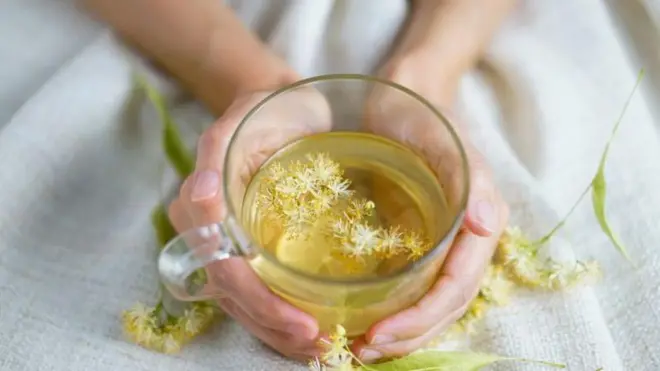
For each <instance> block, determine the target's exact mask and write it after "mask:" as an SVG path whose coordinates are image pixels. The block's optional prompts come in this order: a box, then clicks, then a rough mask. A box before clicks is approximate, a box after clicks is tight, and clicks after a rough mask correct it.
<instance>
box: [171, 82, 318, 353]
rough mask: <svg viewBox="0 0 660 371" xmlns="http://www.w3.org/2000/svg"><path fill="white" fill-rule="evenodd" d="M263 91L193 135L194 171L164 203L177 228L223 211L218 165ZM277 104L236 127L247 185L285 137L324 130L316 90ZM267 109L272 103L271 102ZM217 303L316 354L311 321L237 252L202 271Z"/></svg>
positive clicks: (280, 345) (284, 347) (277, 339)
mask: <svg viewBox="0 0 660 371" xmlns="http://www.w3.org/2000/svg"><path fill="white" fill-rule="evenodd" d="M267 95H268V93H251V94H245V95H242V96H240V97H239V98H238V99H236V100H235V101H234V103H233V104H232V105H231V106H230V107H229V109H227V111H226V112H225V114H224V115H223V116H222V117H221V118H220V119H219V120H217V121H216V122H215V123H214V124H213V125H212V126H211V127H210V128H209V129H207V130H206V131H205V132H204V133H203V134H202V136H201V138H200V140H199V145H198V149H197V160H196V166H195V172H194V173H193V174H192V175H191V176H190V177H188V179H186V180H185V182H184V184H183V186H182V187H181V190H180V194H179V196H178V197H177V198H176V199H175V201H174V202H173V203H172V204H171V205H170V209H169V216H170V219H171V220H172V223H173V224H174V226H175V228H176V230H177V231H178V232H183V231H185V230H187V229H190V228H193V227H200V226H204V225H207V224H211V223H215V222H220V221H222V220H223V218H224V216H225V200H224V199H223V192H222V186H223V180H222V170H223V167H224V165H225V157H226V156H227V146H228V144H229V140H230V137H231V136H232V134H233V133H234V131H235V130H236V128H237V125H238V124H239V122H240V120H241V119H242V118H243V117H244V116H245V115H246V114H247V113H248V111H249V110H250V109H251V108H253V107H254V106H255V105H256V104H257V103H258V102H259V101H260V100H262V99H263V98H265V97H266V96H267ZM278 99H279V100H278V104H279V106H278V107H277V108H275V109H273V108H271V109H269V111H268V116H267V117H266V120H264V116H260V119H259V120H255V121H253V122H252V123H249V124H247V125H245V126H244V127H242V128H241V130H240V132H239V133H238V134H237V137H239V138H240V139H239V141H240V144H239V145H237V146H236V147H233V149H232V153H231V156H232V159H231V161H232V163H233V164H242V168H241V169H240V170H239V171H241V174H240V175H241V179H243V180H244V181H245V182H246V183H247V181H249V179H250V178H251V176H252V175H253V173H255V172H256V170H258V168H259V166H261V164H262V163H263V162H264V161H265V160H266V159H268V157H270V155H272V154H273V153H274V152H275V151H277V150H278V149H280V148H282V146H284V145H285V144H286V143H288V142H290V141H292V140H295V139H298V138H301V137H303V136H306V135H309V134H312V133H316V132H322V131H327V130H329V128H330V110H329V107H328V106H327V102H326V101H325V99H324V98H323V96H322V95H321V94H318V93H317V92H315V91H313V90H298V91H295V92H291V93H287V95H283V96H280V98H278ZM271 107H272V106H271ZM207 271H208V277H209V281H210V283H211V285H212V286H213V289H214V291H217V290H220V291H221V292H222V293H223V298H222V299H219V300H218V302H219V304H220V306H221V307H222V309H223V310H224V311H226V312H227V313H228V314H229V315H231V316H232V317H233V318H234V319H236V320H237V321H238V322H240V323H241V324H242V325H243V326H244V327H245V328H246V329H247V330H248V331H249V332H251V333H252V334H253V335H254V336H256V337H258V338H259V339H261V340H262V341H264V342H265V343H266V344H268V345H269V346H271V347H272V348H274V349H275V350H277V351H278V352H280V353H282V354H283V355H285V356H287V357H290V358H294V359H300V360H308V359H310V358H312V357H314V356H316V355H317V352H318V350H317V343H316V341H317V337H318V325H317V323H316V320H315V319H314V318H313V317H312V316H310V315H308V314H306V313H303V312H302V311H300V310H299V309H297V308H295V307H293V306H292V305H290V304H288V303H286V302H284V301H283V300H282V299H280V298H279V297H278V296H276V295H275V294H274V293H272V292H271V291H270V290H269V289H268V288H267V287H266V286H265V285H264V284H263V283H262V281H261V280H260V279H259V277H258V276H257V275H256V274H255V273H254V271H253V270H252V269H251V268H250V266H249V264H248V263H247V262H246V261H245V260H244V259H242V258H231V259H228V260H224V261H219V262H215V263H214V265H212V266H211V267H209V268H208V269H207Z"/></svg>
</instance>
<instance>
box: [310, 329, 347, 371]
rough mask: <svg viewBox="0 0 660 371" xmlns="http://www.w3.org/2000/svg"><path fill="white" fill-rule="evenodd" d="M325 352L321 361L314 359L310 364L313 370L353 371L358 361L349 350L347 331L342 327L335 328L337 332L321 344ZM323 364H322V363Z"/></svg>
mask: <svg viewBox="0 0 660 371" xmlns="http://www.w3.org/2000/svg"><path fill="white" fill-rule="evenodd" d="M320 345H321V346H322V347H324V348H325V352H323V355H322V356H321V359H320V360H319V359H314V360H313V361H312V362H310V364H309V368H310V369H311V370H315V371H319V370H323V371H353V370H355V367H353V360H354V359H355V360H357V358H356V357H355V355H354V354H353V353H352V352H351V350H350V349H349V348H348V339H347V338H346V330H345V329H344V327H342V326H341V325H337V326H336V327H335V331H333V332H332V333H330V336H328V340H325V339H322V340H321V344H320ZM321 362H322V363H321Z"/></svg>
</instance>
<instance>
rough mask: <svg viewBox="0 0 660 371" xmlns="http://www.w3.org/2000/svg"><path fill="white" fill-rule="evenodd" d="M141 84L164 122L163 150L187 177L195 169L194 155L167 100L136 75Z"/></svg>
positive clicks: (177, 169) (139, 84) (174, 165)
mask: <svg viewBox="0 0 660 371" xmlns="http://www.w3.org/2000/svg"><path fill="white" fill-rule="evenodd" d="M136 80H137V83H138V86H140V87H141V88H142V89H143V90H144V91H145V93H146V94H147V97H148V98H149V100H150V101H151V103H152V104H153V105H154V108H155V109H156V112H158V116H159V117H160V120H161V122H162V123H163V150H164V151H165V156H167V159H168V160H169V162H170V164H171V165H172V167H174V169H175V170H176V172H177V174H178V175H179V177H180V178H182V179H183V178H186V177H187V176H188V175H190V174H191V173H192V172H193V170H194V169H195V159H194V156H193V155H192V154H191V153H190V152H189V151H188V149H187V148H186V146H185V144H184V143H183V141H182V140H181V135H180V134H179V130H178V128H177V125H176V123H175V122H174V119H172V115H170V112H169V110H168V109H167V105H166V104H165V100H164V99H163V97H162V96H161V95H160V93H158V91H157V90H156V89H154V88H153V87H151V86H150V85H149V84H148V83H147V82H146V80H145V79H144V78H142V77H140V76H136Z"/></svg>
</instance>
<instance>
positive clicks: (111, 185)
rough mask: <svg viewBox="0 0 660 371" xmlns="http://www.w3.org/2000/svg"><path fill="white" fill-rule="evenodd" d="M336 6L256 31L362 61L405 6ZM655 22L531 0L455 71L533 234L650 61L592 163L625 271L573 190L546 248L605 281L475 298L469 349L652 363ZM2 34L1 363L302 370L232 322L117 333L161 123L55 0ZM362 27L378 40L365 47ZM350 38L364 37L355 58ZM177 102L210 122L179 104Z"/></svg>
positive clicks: (97, 34)
mask: <svg viewBox="0 0 660 371" xmlns="http://www.w3.org/2000/svg"><path fill="white" fill-rule="evenodd" d="M232 3H236V4H238V3H241V2H239V1H232ZM253 3H262V4H261V5H264V4H265V3H266V2H263V1H261V2H259V1H257V2H253ZM305 3H307V4H306V5H305ZM357 3H359V4H360V5H356V4H357ZM236 4H235V5H236ZM278 4H279V2H278ZM310 4H313V5H310ZM350 4H351V5H349V2H348V1H341V0H337V1H336V4H334V3H333V1H329V0H323V1H318V0H316V1H313V2H310V1H303V2H291V3H288V7H282V8H280V10H278V11H275V10H272V11H271V12H269V14H271V16H272V15H273V14H279V17H280V19H281V20H282V22H285V23H282V24H284V26H281V27H280V28H277V29H275V30H270V31H268V30H266V31H264V29H263V28H262V29H261V31H262V33H267V34H268V35H270V36H268V37H266V36H264V37H265V38H266V39H267V40H268V42H269V43H270V44H271V45H272V46H273V47H274V48H275V49H276V50H277V51H278V52H280V53H282V54H283V55H285V56H286V57H287V58H288V59H289V61H290V62H291V63H292V64H293V65H294V66H295V67H297V68H298V69H299V70H300V71H301V72H302V73H303V74H305V75H311V74H316V73H321V72H337V71H338V70H343V71H345V72H370V70H371V68H373V65H374V64H375V63H377V61H378V59H379V58H381V57H382V55H380V54H379V53H381V52H382V50H384V48H385V47H386V46H387V43H388V42H389V41H388V40H390V39H391V37H392V36H393V35H394V33H395V30H394V29H393V27H396V25H397V22H399V21H400V20H401V19H402V14H403V13H402V12H403V11H404V8H403V7H402V6H401V4H402V2H399V1H393V0H391V1H388V2H387V3H385V4H387V6H389V7H390V8H384V7H381V5H382V4H384V2H383V1H382V0H380V1H373V0H369V1H366V0H364V1H362V0H361V1H360V2H351V3H350ZM257 5H259V4H257ZM350 6H352V7H354V8H353V9H350V11H349V10H348V7H350ZM383 6H384V5H383ZM333 7H334V8H333ZM237 9H238V12H239V14H241V17H243V19H245V20H246V22H248V24H250V25H251V26H252V27H255V28H257V26H258V25H259V24H264V23H263V22H265V23H268V22H267V21H266V20H265V19H264V18H263V17H261V16H260V14H262V15H263V14H266V11H265V10H264V9H263V8H262V9H257V8H252V9H248V8H239V7H238V6H237ZM330 9H334V12H332V11H329V10H330ZM376 9H381V10H382V13H377V14H379V15H378V16H376V15H374V14H376V13H374V12H377V10H376ZM259 11H261V13H259ZM379 11H380V10H379ZM278 12H284V13H278ZM324 14H325V15H328V14H332V19H334V21H333V22H334V23H332V22H330V26H328V27H329V28H328V29H333V28H332V27H335V28H334V29H335V31H337V30H339V28H338V27H340V26H341V30H342V32H341V33H338V32H334V33H330V35H331V36H332V37H334V39H333V40H334V41H333V40H328V39H327V38H326V39H323V37H322V33H320V32H319V31H320V29H319V28H318V27H323V22H315V21H314V20H316V21H318V20H319V19H320V17H324ZM368 14H371V15H370V16H368ZM348 15H351V16H348ZM361 16H362V17H371V18H369V19H368V21H365V20H364V19H360V17H361ZM328 19H330V18H328ZM337 19H339V20H343V21H341V22H340V21H338V20H337ZM374 19H380V22H381V23H378V22H376V21H375V20H374ZM260 22H262V23H260ZM659 22H660V4H658V3H657V2H653V1H652V0H645V1H644V0H619V1H616V0H611V1H608V2H606V4H603V3H602V2H599V1H596V0H581V1H559V0H555V1H533V0H528V1H525V2H523V7H522V8H521V9H520V10H519V11H518V12H517V13H516V14H515V15H514V16H513V17H512V20H511V21H510V22H509V23H508V24H507V26H506V27H505V29H504V31H503V32H502V33H501V35H499V37H498V38H497V40H496V41H495V43H494V44H493V46H492V48H491V50H490V51H489V54H488V58H487V60H486V61H485V62H484V64H483V66H482V68H481V69H480V70H478V71H475V72H474V73H472V74H470V75H469V76H466V78H465V80H464V83H463V86H462V91H461V99H460V101H461V106H462V114H463V116H464V118H465V120H467V121H468V122H469V123H470V124H471V125H472V127H473V133H474V136H475V140H476V141H478V142H479V144H480V148H482V149H483V151H484V152H485V154H486V155H487V157H488V159H489V160H490V162H491V164H492V166H493V168H494V170H495V173H496V175H497V177H498V182H499V184H500V185H501V187H502V189H503V191H504V193H505V195H506V197H507V199H508V201H509V202H510V203H511V206H512V211H513V219H512V223H513V224H519V225H520V226H521V227H523V228H524V229H525V230H526V231H528V232H529V233H530V234H532V235H535V236H538V235H540V234H541V233H543V232H545V231H547V229H548V228H549V227H550V226H552V225H553V224H554V223H555V222H557V221H558V220H559V219H560V217H561V216H562V215H563V214H564V213H565V212H566V211H567V210H568V208H570V206H571V204H572V202H573V201H574V200H575V199H576V198H577V196H578V195H579V193H580V192H581V191H582V190H583V189H584V187H585V185H586V184H588V182H589V181H590V178H591V177H592V176H593V174H594V171H595V168H596V166H597V161H598V156H599V155H600V153H601V151H602V149H603V146H604V143H605V141H606V140H607V137H608V135H609V132H610V130H611V128H612V125H613V124H614V121H615V119H616V117H617V116H618V114H619V112H620V110H621V108H622V106H623V103H624V101H625V98H626V96H627V94H628V93H629V92H630V90H631V88H632V86H633V84H634V81H635V77H636V74H637V71H638V69H639V68H640V67H641V66H642V63H644V66H645V67H646V68H647V71H648V74H647V78H646V80H645V81H644V83H643V85H642V88H641V89H640V90H639V91H638V94H637V95H636V96H635V98H634V100H633V102H632V104H631V106H630V109H629V110H628V112H627V114H626V117H625V122H624V123H623V125H622V127H621V130H620V132H619V134H618V136H617V138H616V139H615V141H614V143H613V145H612V151H611V156H610V162H609V164H608V166H607V175H606V176H607V179H608V192H609V193H608V200H607V203H608V204H607V205H608V206H607V210H608V214H609V216H610V219H611V221H612V224H613V227H614V229H615V230H616V231H617V232H618V234H619V235H620V237H621V239H622V241H624V243H625V244H626V245H627V246H628V248H629V250H630V253H631V255H632V257H633V259H634V261H635V262H636V263H637V268H636V270H634V269H632V268H631V267H630V265H629V264H627V263H626V262H625V261H624V260H623V259H622V258H621V257H620V255H619V254H618V253H617V252H616V251H615V250H614V249H613V247H612V246H611V245H610V244H609V242H608V241H607V240H606V239H605V238H604V237H603V235H602V233H600V231H599V229H598V226H597V224H596V222H595V220H594V218H593V216H592V214H591V210H590V204H589V201H588V200H586V202H584V204H583V205H582V207H580V208H579V209H578V211H577V213H576V214H575V215H574V216H573V217H572V218H571V219H570V221H569V222H568V224H567V226H566V230H565V233H563V236H562V237H563V240H557V242H555V243H554V244H553V249H554V250H556V253H558V254H566V253H573V254H575V255H577V256H581V257H594V258H596V259H598V260H599V261H601V262H602V264H603V268H604V272H605V277H604V280H603V281H602V282H601V283H600V284H599V285H598V286H596V287H594V288H585V289H580V290H577V291H574V292H571V293H567V294H531V293H521V294H520V295H519V296H518V297H517V299H515V300H514V301H513V303H512V304H511V305H509V306H508V307H505V308H502V309H497V310H495V311H493V312H490V313H489V315H488V317H487V319H486V322H485V326H486V328H485V329H484V331H482V332H481V335H479V336H478V337H477V338H475V339H474V341H473V343H472V347H473V348H475V349H480V350H485V351H492V352H496V353H499V354H505V355H512V356H522V357H527V358H540V359H547V360H551V361H556V362H565V363H567V364H568V367H569V369H570V370H576V371H583V370H584V371H595V370H596V369H598V368H599V367H603V368H604V370H606V371H619V370H634V371H643V370H649V371H655V370H659V369H660V345H659V344H660V273H659V272H660V252H659V251H660V250H659V248H658V243H659V242H660V228H659V227H660V193H659V192H658V189H660V163H659V162H658V160H659V159H660V145H659V144H660V142H659V137H658V130H659V129H660V126H658V124H657V123H656V120H657V118H658V114H660V108H658V107H660V105H658V100H657V97H658V95H657V94H658V82H660V79H659V76H660V75H658V72H657V71H658V69H657V68H658V67H660V63H658V61H659V60H660V52H659V50H660V49H659V48H660V47H659V46H658V45H660V39H659V38H658V28H657V27H658V25H660V23H659ZM386 23H387V24H389V25H390V26H389V28H388V27H386V26H384V25H385V24H386ZM332 25H334V26H332ZM365 25H368V26H369V27H367V28H365V27H364V26H365ZM379 25H380V26H379ZM301 30H305V32H300V31H301ZM356 30H357V31H360V32H357V31H356ZM0 35H2V37H0V57H1V60H2V68H1V69H0V81H1V82H2V83H1V84H0V163H1V165H0V169H1V171H0V370H8V371H14V370H62V371H65V370H66V371H78V370H80V371H82V370H85V371H87V370H95V371H105V370H108V371H119V370H195V371H197V370H246V371H247V370H273V371H275V370H283V371H284V370H287V371H288V370H293V369H297V367H300V366H296V365H293V364H291V363H290V362H288V361H286V360H283V359H281V358H280V357H278V356H277V355H275V354H273V353H272V352H270V351H268V350H267V349H265V348H264V347H263V346H261V345H260V344H259V342H257V341H256V340H254V339H253V338H252V337H251V336H250V335H248V334H247V333H246V332H244V331H243V330H242V329H241V328H240V327H239V326H238V325H237V324H236V323H234V322H232V321H226V322H224V323H223V324H221V325H219V326H217V327H216V328H214V329H213V331H212V332H211V333H210V334H208V335H205V336H203V337H202V338H200V339H199V340H198V341H196V342H194V343H193V344H191V345H189V346H188V347H186V348H185V349H184V351H183V352H182V353H181V354H180V355H176V356H165V355H161V354H156V353H152V352H150V351H147V350H143V349H141V348H139V347H137V346H135V345H133V344H131V343H129V342H126V341H125V340H124V338H123V337H122V334H121V331H120V325H119V315H120V313H121V311H122V310H123V309H126V308H128V307H129V306H131V305H132V304H133V303H134V302H136V301H138V300H147V301H148V300H153V299H155V297H156V290H157V285H156V281H155V275H154V251H155V242H154V238H153V236H152V233H151V229H150V225H149V212H150V210H151V208H152V207H153V206H154V205H155V203H156V202H158V199H159V197H160V194H161V188H162V187H161V185H162V181H161V175H162V174H161V170H162V164H163V159H162V155H161V153H160V152H159V150H160V149H159V143H158V123H157V121H155V120H154V117H153V116H152V115H149V113H150V111H147V110H145V108H144V106H143V105H141V104H136V103H135V100H134V99H132V97H133V94H132V85H131V80H130V72H131V65H130V64H129V63H128V62H127V60H126V58H125V56H124V55H122V54H121V53H120V52H119V51H118V48H117V46H116V44H115V43H114V42H113V40H112V39H111V38H110V37H109V35H108V34H107V33H106V32H105V31H104V30H103V28H102V27H101V26H99V25H97V24H95V23H93V22H91V21H89V20H88V19H86V18H85V17H83V16H81V15H80V14H77V13H76V12H75V11H74V9H73V7H72V6H71V4H70V2H68V1H53V0H43V1H40V0H5V1H4V2H2V3H0ZM296 35H297V36H296ZM374 35H376V36H378V39H377V40H381V41H382V40H385V41H387V42H383V43H381V44H373V43H372V42H373V40H374V39H373V37H375V36H374ZM262 36H263V35H262ZM324 40H325V41H324ZM370 40H371V41H370ZM344 42H346V44H342V43H344ZM338 43H339V44H338ZM338 45H339V49H337V48H338ZM348 45H353V47H349V46H348ZM364 45H373V46H374V47H373V50H370V53H368V55H362V54H360V53H362V51H364V50H365V49H368V48H364V47H363V46H364ZM333 48H334V49H333ZM314 56H317V57H318V58H321V59H322V61H321V62H319V60H315V59H312V58H313V57H314ZM319 56H320V57H319ZM333 58H335V59H334V61H333ZM138 103H139V102H138ZM180 117H181V118H182V121H183V122H184V124H189V125H198V126H199V125H202V124H204V123H205V122H206V121H204V120H208V118H207V117H205V116H204V115H198V114H197V113H196V110H195V109H194V107H193V109H192V110H188V109H186V108H185V107H183V108H181V110H180ZM191 138H192V139H191V140H192V141H194V136H191ZM562 241H563V243H561V242H562ZM501 369H507V370H513V369H515V370H535V369H542V368H537V367H536V366H530V365H515V366H514V365H511V364H507V365H505V366H502V367H501Z"/></svg>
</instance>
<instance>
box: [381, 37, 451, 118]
mask: <svg viewBox="0 0 660 371" xmlns="http://www.w3.org/2000/svg"><path fill="white" fill-rule="evenodd" d="M380 76H381V77H382V78H384V79H387V80H390V81H393V82H395V83H397V84H400V85H403V86H405V87H406V88H408V89H411V90H413V91H414V92H416V93H417V94H419V95H421V96H422V97H424V98H425V99H426V100H428V101H429V102H430V103H431V104H433V105H435V106H437V107H438V108H441V109H451V108H452V107H453V105H454V101H455V98H456V94H457V93H458V88H459V85H460V80H461V77H462V72H461V71H459V70H452V69H451V68H443V66H442V64H441V63H439V61H438V59H436V58H435V57H434V55H433V54H432V53H431V52H429V51H428V49H419V50H414V51H413V50H411V51H408V52H406V53H399V54H397V55H395V56H393V57H392V58H391V59H389V60H388V61H387V63H386V64H385V65H384V66H383V68H382V69H381V72H380Z"/></svg>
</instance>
